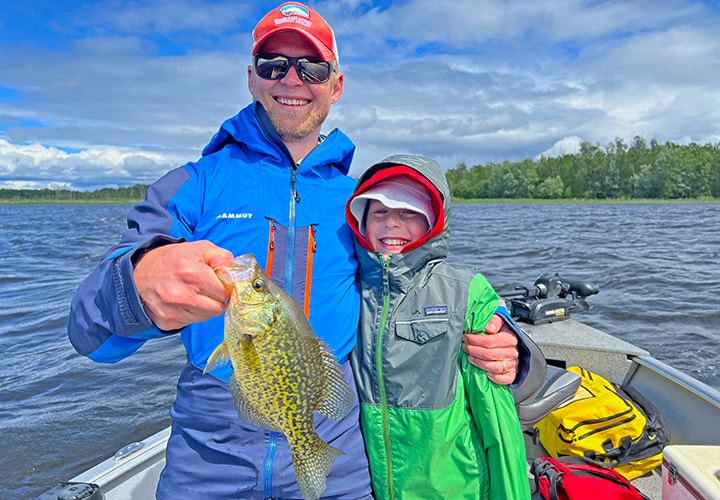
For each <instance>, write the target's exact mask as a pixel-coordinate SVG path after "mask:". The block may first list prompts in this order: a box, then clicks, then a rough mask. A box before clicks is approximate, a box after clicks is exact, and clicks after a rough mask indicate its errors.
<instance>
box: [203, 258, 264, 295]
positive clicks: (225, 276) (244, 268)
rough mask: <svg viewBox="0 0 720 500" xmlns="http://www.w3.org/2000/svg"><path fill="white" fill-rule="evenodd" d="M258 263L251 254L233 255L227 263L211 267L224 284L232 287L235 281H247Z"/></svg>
mask: <svg viewBox="0 0 720 500" xmlns="http://www.w3.org/2000/svg"><path fill="white" fill-rule="evenodd" d="M257 265H258V263H257V261H256V260H255V256H254V255H252V254H247V255H241V256H240V257H235V258H234V259H233V260H232V261H230V263H229V264H223V265H220V266H216V267H214V268H213V271H215V275H217V277H218V279H219V280H220V281H222V282H223V284H224V285H225V286H228V287H232V284H233V283H234V282H237V281H249V280H250V278H251V277H252V272H253V270H254V269H255V266H257Z"/></svg>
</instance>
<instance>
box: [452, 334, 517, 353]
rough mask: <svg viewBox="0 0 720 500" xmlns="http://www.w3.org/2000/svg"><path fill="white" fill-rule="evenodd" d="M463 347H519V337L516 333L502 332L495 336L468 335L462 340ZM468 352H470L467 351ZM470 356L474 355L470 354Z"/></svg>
mask: <svg viewBox="0 0 720 500" xmlns="http://www.w3.org/2000/svg"><path fill="white" fill-rule="evenodd" d="M462 342H463V345H468V346H476V347H482V348H485V349H501V348H507V347H515V346H517V342H518V340H517V337H516V336H515V334H514V333H510V332H500V333H496V334H494V335H482V334H479V335H478V334H474V333H466V334H465V335H463V338H462ZM466 352H468V351H466ZM468 354H472V353H470V352H468Z"/></svg>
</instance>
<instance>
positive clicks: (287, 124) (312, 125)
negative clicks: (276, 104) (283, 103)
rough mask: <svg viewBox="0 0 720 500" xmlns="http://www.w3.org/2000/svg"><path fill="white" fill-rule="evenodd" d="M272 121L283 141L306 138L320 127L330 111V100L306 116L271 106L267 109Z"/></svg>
mask: <svg viewBox="0 0 720 500" xmlns="http://www.w3.org/2000/svg"><path fill="white" fill-rule="evenodd" d="M267 112H268V116H269V117H270V121H271V122H272V124H273V127H275V130H276V131H277V133H278V135H279V136H280V138H281V139H282V140H283V141H293V140H298V139H304V138H305V137H307V136H308V134H310V133H312V132H314V131H315V130H317V129H318V128H320V127H321V126H322V124H323V122H324V121H325V119H326V118H327V116H328V114H329V113H330V102H329V101H328V103H327V104H326V105H324V106H321V107H319V108H316V109H314V110H312V111H310V113H309V114H308V115H306V116H297V115H296V114H295V113H285V112H283V111H282V110H278V109H276V108H273V107H271V108H270V109H268V110H267Z"/></svg>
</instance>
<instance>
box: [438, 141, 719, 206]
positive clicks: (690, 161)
mask: <svg viewBox="0 0 720 500" xmlns="http://www.w3.org/2000/svg"><path fill="white" fill-rule="evenodd" d="M447 179H448V183H449V184H450V190H451V193H452V196H454V197H457V198H545V199H559V198H584V199H607V198H626V199H629V198H660V199H678V198H702V197H713V198H718V197H720V143H718V144H714V145H713V144H705V145H699V144H695V143H692V144H689V145H687V146H681V145H678V144H674V143H672V142H666V143H665V144H659V143H658V142H657V141H656V140H655V139H652V140H651V141H650V144H649V145H648V144H647V142H646V141H645V139H643V138H642V137H640V136H635V138H633V141H632V144H630V145H629V146H628V145H626V144H625V142H623V140H622V139H620V138H616V139H615V140H614V141H613V142H611V143H610V144H608V145H607V146H605V147H604V148H603V147H601V146H600V144H597V145H593V144H591V143H589V142H582V143H581V144H580V151H579V152H577V153H575V154H566V155H563V156H558V157H556V158H545V157H541V158H540V159H538V160H533V159H530V158H527V159H525V160H522V161H518V162H511V161H505V162H503V163H502V164H498V163H488V164H487V165H475V166H473V167H471V168H468V166H467V165H466V164H465V162H460V163H458V165H457V167H455V168H453V169H450V170H448V172H447Z"/></svg>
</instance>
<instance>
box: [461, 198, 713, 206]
mask: <svg viewBox="0 0 720 500" xmlns="http://www.w3.org/2000/svg"><path fill="white" fill-rule="evenodd" d="M450 201H451V203H453V204H458V205H470V204H475V205H477V204H498V205H543V204H546V205H547V204H556V205H718V204H720V198H682V199H676V198H662V199H659V198H606V199H602V200H598V199H590V198H567V199H565V198H555V199H540V198H472V199H466V198H452V199H451V200H450Z"/></svg>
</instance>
